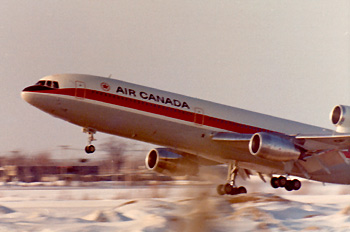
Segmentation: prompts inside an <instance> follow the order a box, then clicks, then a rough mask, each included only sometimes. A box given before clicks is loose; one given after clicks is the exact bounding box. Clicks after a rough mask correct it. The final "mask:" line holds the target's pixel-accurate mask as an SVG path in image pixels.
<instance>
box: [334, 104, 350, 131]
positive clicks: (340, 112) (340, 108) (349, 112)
mask: <svg viewBox="0 0 350 232" xmlns="http://www.w3.org/2000/svg"><path fill="white" fill-rule="evenodd" d="M330 119H331V121H332V123H333V125H335V126H336V128H337V129H336V131H337V132H339V133H349V132H350V106H344V105H337V106H335V107H334V108H333V110H332V112H331V114H330Z"/></svg>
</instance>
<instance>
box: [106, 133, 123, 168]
mask: <svg viewBox="0 0 350 232" xmlns="http://www.w3.org/2000/svg"><path fill="white" fill-rule="evenodd" d="M101 146H102V149H103V150H105V151H106V152H107V155H108V158H109V160H108V164H109V165H108V166H109V167H110V171H111V172H112V173H119V172H120V170H121V168H122V167H123V165H124V164H125V156H124V152H125V149H126V144H125V143H123V142H120V141H118V140H116V139H114V138H112V137H111V138H109V139H108V141H106V142H105V143H103V144H102V145H101Z"/></svg>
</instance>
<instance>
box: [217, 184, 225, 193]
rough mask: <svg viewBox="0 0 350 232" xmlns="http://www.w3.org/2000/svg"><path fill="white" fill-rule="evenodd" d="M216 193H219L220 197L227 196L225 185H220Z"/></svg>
mask: <svg viewBox="0 0 350 232" xmlns="http://www.w3.org/2000/svg"><path fill="white" fill-rule="evenodd" d="M216 191H217V192H218V194H219V195H224V194H225V190H224V185H223V184H220V185H218V186H217V187H216Z"/></svg>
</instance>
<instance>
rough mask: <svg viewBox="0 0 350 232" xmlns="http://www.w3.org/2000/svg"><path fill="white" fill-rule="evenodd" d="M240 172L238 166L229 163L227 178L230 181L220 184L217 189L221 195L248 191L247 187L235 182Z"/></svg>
mask: <svg viewBox="0 0 350 232" xmlns="http://www.w3.org/2000/svg"><path fill="white" fill-rule="evenodd" d="M237 173H238V167H237V166H236V165H234V164H233V163H230V164H229V165H228V172H227V180H228V182H229V183H226V184H220V185H218V186H217V188H216V190H217V192H218V194H219V195H224V194H227V195H237V194H242V193H247V189H246V188H245V187H243V186H241V187H237V186H236V184H235V181H236V177H237Z"/></svg>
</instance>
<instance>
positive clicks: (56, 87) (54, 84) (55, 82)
mask: <svg viewBox="0 0 350 232" xmlns="http://www.w3.org/2000/svg"><path fill="white" fill-rule="evenodd" d="M52 87H54V88H55V89H58V88H59V86H58V82H57V81H54V82H53V86H52Z"/></svg>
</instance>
